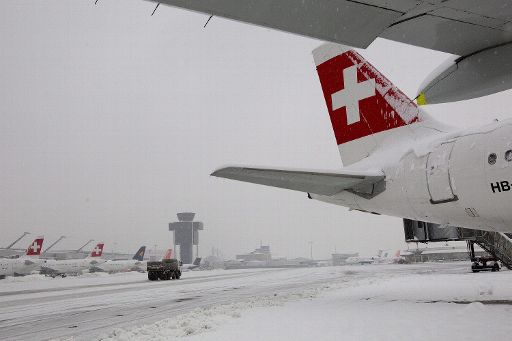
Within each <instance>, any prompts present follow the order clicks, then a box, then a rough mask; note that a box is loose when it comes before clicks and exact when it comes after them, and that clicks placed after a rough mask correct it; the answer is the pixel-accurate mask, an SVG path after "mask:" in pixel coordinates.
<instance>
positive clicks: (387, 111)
mask: <svg viewBox="0 0 512 341" xmlns="http://www.w3.org/2000/svg"><path fill="white" fill-rule="evenodd" d="M313 58H314V60H315V64H316V69H317V72H318V77H319V79H320V84H321V86H322V91H323V94H324V98H325V103H326V105H327V110H328V111H329V116H330V119H331V124H332V128H333V130H334V136H335V138H336V142H337V144H338V148H339V151H340V154H341V159H342V161H343V165H344V166H347V165H350V164H352V163H355V162H357V161H359V160H362V159H363V158H365V157H367V156H368V155H370V154H371V152H372V151H373V150H374V149H375V148H376V147H378V146H379V145H380V143H381V142H382V141H383V139H384V138H389V137H390V136H391V135H394V134H397V132H398V131H399V130H400V128H402V127H406V126H408V125H412V124H415V123H418V122H421V121H423V120H424V119H426V118H427V116H426V114H425V113H424V112H423V111H420V109H419V108H418V107H417V106H416V104H415V103H414V102H413V101H412V100H411V99H409V98H408V97H407V96H406V95H405V94H404V93H403V92H401V91H400V90H399V89H398V88H397V87H396V86H394V85H393V84H392V83H391V82H390V81H389V80H388V79H387V78H386V77H384V76H383V75H382V74H381V73H380V72H379V71H378V70H377V69H376V68H374V67H373V66H372V65H371V64H370V63H369V62H368V61H366V60H365V59H364V58H363V57H362V56H361V55H359V54H358V53H357V52H355V51H354V50H351V49H350V48H349V47H346V46H342V45H337V44H332V43H327V44H324V45H322V46H320V47H318V48H317V49H315V50H314V51H313Z"/></svg>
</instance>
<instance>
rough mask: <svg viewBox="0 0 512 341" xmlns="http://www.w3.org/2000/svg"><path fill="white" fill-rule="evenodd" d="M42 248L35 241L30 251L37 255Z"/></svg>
mask: <svg viewBox="0 0 512 341" xmlns="http://www.w3.org/2000/svg"><path fill="white" fill-rule="evenodd" d="M40 248H41V246H40V245H39V244H38V243H37V242H36V241H34V243H32V245H30V249H32V251H34V253H37V251H38V250H39V249H40Z"/></svg>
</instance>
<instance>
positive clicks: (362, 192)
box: [212, 43, 512, 232]
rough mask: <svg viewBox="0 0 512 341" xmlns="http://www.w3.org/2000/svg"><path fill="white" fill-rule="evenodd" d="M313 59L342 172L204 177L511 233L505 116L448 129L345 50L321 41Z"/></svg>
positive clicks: (509, 126) (509, 131)
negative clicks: (488, 121)
mask: <svg viewBox="0 0 512 341" xmlns="http://www.w3.org/2000/svg"><path fill="white" fill-rule="evenodd" d="M313 56H314V60H315V63H316V67H317V71H318V76H319V79H320V83H321V87H322V90H323V93H324V97H325V102H326V104H327V109H328V112H329V116H330V120H331V124H332V127H333V130H334V137H335V139H336V142H337V145H338V148H339V152H340V155H341V159H342V161H343V165H344V166H345V167H344V168H342V169H341V170H340V171H338V172H318V171H289V170H278V169H261V168H242V167H227V168H223V169H220V170H217V171H215V172H214V173H213V174H212V175H213V176H218V177H223V178H228V179H234V180H239V181H245V182H251V183H256V184H262V185H267V186H273V187H280V188H286V189H291V190H296V191H302V192H307V193H308V197H309V198H312V199H317V200H320V201H324V202H327V203H332V204H336V205H341V206H345V207H348V208H350V209H352V210H359V211H363V212H369V213H374V214H385V215H391V216H396V217H404V218H408V219H412V220H418V221H426V222H432V223H437V224H441V225H452V226H464V227H468V228H474V229H479V230H490V231H493V230H494V231H500V232H512V210H511V209H510V196H511V195H512V120H505V121H502V122H497V121H495V122H492V123H490V124H488V125H486V126H482V127H477V128H474V129H468V130H457V129H455V128H453V127H448V126H445V125H444V124H441V123H439V122H437V121H436V120H434V119H433V118H431V117H430V116H429V115H428V114H427V113H425V111H423V110H422V109H420V108H418V107H417V106H416V105H415V104H414V102H413V101H412V100H410V99H409V98H407V97H406V95H405V94H403V93H402V92H401V91H400V90H399V89H398V88H396V87H395V86H394V85H393V84H392V83H391V82H390V81H389V80H388V79H386V78H385V77H384V76H383V75H382V74H381V73H380V72H379V71H377V70H376V69H375V68H374V67H373V66H372V65H371V64H370V63H368V62H367V61H366V60H364V59H363V57H361V56H360V55H359V54H358V53H357V52H355V51H353V50H350V48H347V47H344V46H341V45H336V44H330V43H329V44H325V45H322V46H320V47H319V48H317V49H316V50H315V51H314V52H313Z"/></svg>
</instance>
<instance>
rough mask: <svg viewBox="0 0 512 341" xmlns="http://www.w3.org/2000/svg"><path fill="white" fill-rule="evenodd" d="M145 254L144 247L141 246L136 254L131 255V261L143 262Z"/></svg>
mask: <svg viewBox="0 0 512 341" xmlns="http://www.w3.org/2000/svg"><path fill="white" fill-rule="evenodd" d="M145 253H146V247H145V246H141V247H140V248H139V250H138V251H137V252H135V254H134V255H133V258H132V259H135V260H138V261H143V260H144V254H145Z"/></svg>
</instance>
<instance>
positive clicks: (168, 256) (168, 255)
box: [162, 249, 172, 259]
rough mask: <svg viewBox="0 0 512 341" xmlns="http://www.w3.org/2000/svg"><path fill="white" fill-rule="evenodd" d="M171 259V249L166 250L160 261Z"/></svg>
mask: <svg viewBox="0 0 512 341" xmlns="http://www.w3.org/2000/svg"><path fill="white" fill-rule="evenodd" d="M171 258H172V249H167V251H166V252H165V255H164V257H163V258H162V259H171Z"/></svg>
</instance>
